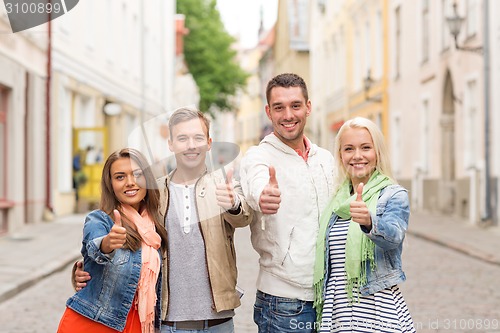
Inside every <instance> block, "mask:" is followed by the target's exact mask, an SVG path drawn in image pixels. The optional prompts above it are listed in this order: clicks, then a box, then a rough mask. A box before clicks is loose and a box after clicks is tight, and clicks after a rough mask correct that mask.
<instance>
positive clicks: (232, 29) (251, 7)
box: [217, 0, 278, 48]
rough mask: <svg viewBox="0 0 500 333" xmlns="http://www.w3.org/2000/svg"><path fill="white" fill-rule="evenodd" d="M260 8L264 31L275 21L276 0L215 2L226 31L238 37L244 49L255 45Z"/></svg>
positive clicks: (225, 0)
mask: <svg viewBox="0 0 500 333" xmlns="http://www.w3.org/2000/svg"><path fill="white" fill-rule="evenodd" d="M261 7H262V8H263V14H264V29H266V30H268V29H270V28H271V27H272V26H273V24H274V23H275V21H276V15H277V11H278V0H217V8H218V9H219V12H220V15H221V18H222V22H224V26H225V27H226V30H227V31H228V32H229V33H230V34H231V35H233V36H235V37H238V36H239V38H240V42H241V45H242V46H243V47H244V48H252V47H254V46H256V45H257V42H258V38H257V37H258V31H259V25H260V8H261Z"/></svg>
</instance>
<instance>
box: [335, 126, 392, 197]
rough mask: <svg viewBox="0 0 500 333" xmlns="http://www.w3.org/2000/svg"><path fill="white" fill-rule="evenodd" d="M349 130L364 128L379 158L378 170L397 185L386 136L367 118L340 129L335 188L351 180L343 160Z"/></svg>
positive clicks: (336, 145)
mask: <svg viewBox="0 0 500 333" xmlns="http://www.w3.org/2000/svg"><path fill="white" fill-rule="evenodd" d="M348 128H364V129H366V130H367V131H368V133H370V136H371V137H372V140H373V148H374V149H375V153H376V156H377V163H376V166H375V168H376V170H378V172H380V173H381V174H383V175H386V176H387V177H389V178H390V179H391V180H392V181H393V182H394V183H395V184H396V183H397V182H396V180H395V179H394V177H393V175H392V168H391V160H390V158H389V152H388V150H387V147H386V145H385V140H384V135H383V134H382V131H381V130H380V129H379V128H378V126H377V125H375V123H374V122H373V121H371V120H369V119H367V118H363V117H356V118H353V119H350V120H348V121H346V122H345V123H344V124H343V125H342V127H341V128H340V130H339V132H338V134H337V137H336V138H335V163H336V164H337V175H336V181H335V187H336V188H338V187H339V186H341V185H342V184H343V183H344V182H345V180H346V179H349V175H348V173H347V170H346V169H345V167H344V164H343V163H342V158H341V153H340V150H341V144H342V142H341V140H342V135H343V134H344V132H345V131H346V129H348Z"/></svg>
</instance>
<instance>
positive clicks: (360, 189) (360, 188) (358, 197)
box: [356, 183, 364, 201]
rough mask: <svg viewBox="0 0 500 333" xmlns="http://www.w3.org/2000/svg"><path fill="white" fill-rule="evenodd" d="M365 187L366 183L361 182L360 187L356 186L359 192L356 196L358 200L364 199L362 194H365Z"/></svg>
mask: <svg viewBox="0 0 500 333" xmlns="http://www.w3.org/2000/svg"><path fill="white" fill-rule="evenodd" d="M363 187H364V184H363V183H359V185H358V187H357V188H356V193H357V194H358V195H357V196H356V201H363V199H362V198H361V195H362V194H363Z"/></svg>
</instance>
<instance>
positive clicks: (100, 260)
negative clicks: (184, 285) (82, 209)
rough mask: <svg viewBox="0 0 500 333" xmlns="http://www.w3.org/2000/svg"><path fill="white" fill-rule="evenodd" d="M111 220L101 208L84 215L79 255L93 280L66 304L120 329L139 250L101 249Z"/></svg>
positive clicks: (133, 284) (138, 269) (130, 296)
mask: <svg viewBox="0 0 500 333" xmlns="http://www.w3.org/2000/svg"><path fill="white" fill-rule="evenodd" d="M113 224H114V222H113V220H112V219H111V218H110V217H109V216H108V215H107V214H106V213H105V212H103V211H102V210H95V211H93V212H91V213H90V214H89V215H87V217H86V219H85V224H84V226H83V241H82V244H83V245H82V251H81V252H82V255H83V259H84V267H85V271H87V272H89V274H90V276H91V277H92V279H91V280H90V281H88V282H87V286H86V287H85V288H83V289H82V290H80V291H78V292H77V293H75V294H74V295H73V296H72V297H71V298H70V299H68V301H67V302H66V305H67V306H68V307H69V308H71V309H73V310H74V311H76V312H77V313H79V314H81V315H82V316H85V317H87V318H89V319H91V320H94V321H96V322H99V323H101V324H104V325H106V326H108V327H111V328H112V329H115V330H117V331H120V332H122V331H123V329H124V328H125V323H126V321H127V316H128V313H129V311H130V308H131V307H132V306H134V305H133V300H134V296H135V293H136V290H137V284H138V282H139V276H140V274H141V266H142V257H141V253H142V251H141V249H139V250H137V251H135V252H134V251H131V250H128V249H117V250H114V251H113V252H112V254H111V255H107V254H104V253H102V252H101V250H100V247H101V241H102V239H103V238H104V237H105V236H106V235H107V234H108V233H109V231H110V230H111V228H112V227H113ZM160 253H161V252H159V254H158V255H160ZM156 287H157V288H156V294H157V302H156V309H155V313H156V315H155V327H159V324H160V323H159V317H158V316H159V313H160V308H159V307H160V295H161V290H160V287H161V273H160V276H159V278H158V282H157V284H156Z"/></svg>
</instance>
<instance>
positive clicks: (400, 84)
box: [389, 0, 484, 220]
mask: <svg viewBox="0 0 500 333" xmlns="http://www.w3.org/2000/svg"><path fill="white" fill-rule="evenodd" d="M424 2H425V0H421V1H401V0H392V1H391V4H390V8H391V9H390V11H391V12H390V25H391V28H390V30H389V31H390V36H389V38H390V49H391V55H392V60H391V73H390V84H389V93H390V96H391V98H390V103H391V104H390V111H391V112H390V113H391V114H392V111H393V110H397V113H396V114H394V115H397V117H398V119H399V121H397V123H398V126H400V127H401V129H400V132H401V133H404V135H401V136H399V138H400V140H401V141H402V142H401V143H400V144H398V145H399V146H400V147H406V148H405V149H397V154H394V153H395V152H393V159H397V160H396V161H395V164H396V165H398V169H399V170H398V174H399V176H398V180H400V181H401V182H402V183H404V185H407V186H408V187H410V193H411V197H412V204H413V207H414V208H415V209H423V210H427V211H441V212H446V213H451V214H456V215H459V216H463V217H469V218H471V220H477V218H476V216H478V211H477V210H476V211H471V210H470V207H471V205H476V203H477V200H476V201H474V200H475V199H473V198H474V197H475V195H478V194H479V193H480V191H481V189H480V186H476V193H474V194H473V193H471V179H472V178H473V175H472V174H471V172H470V167H471V165H470V163H471V161H473V162H474V163H475V165H473V166H472V167H476V168H479V169H481V168H483V166H484V150H483V144H482V142H483V140H484V137H483V131H477V129H476V130H475V129H472V128H471V127H470V125H469V123H467V121H469V120H471V119H473V120H474V121H475V122H476V124H478V123H482V122H483V120H484V118H483V117H484V112H482V111H481V110H483V109H484V107H483V92H484V85H483V71H482V68H483V67H482V66H483V58H482V57H481V56H479V55H477V54H473V53H471V52H463V51H457V50H455V47H454V45H453V42H452V41H451V38H450V36H449V33H448V31H447V28H446V22H444V18H445V17H446V16H448V15H450V14H451V12H452V11H451V10H450V9H449V8H448V7H449V6H451V2H450V1H445V0H443V1H427V2H428V4H429V7H428V11H427V13H425V11H424V7H423V5H424ZM457 5H458V8H459V12H460V14H461V15H464V14H465V7H464V6H465V1H457ZM397 8H399V12H400V20H399V22H400V24H401V26H400V28H399V31H400V34H401V35H400V38H399V41H400V45H399V47H398V45H397V36H396V31H398V29H397V27H396V25H397V19H396V11H397ZM425 24H428V27H427V28H425ZM477 24H478V23H477ZM426 29H427V31H430V32H431V33H429V34H428V35H427V36H428V37H427V39H426V38H425V36H426V33H425V31H426ZM435 31H438V32H439V33H433V32H435ZM465 35H466V33H465V25H464V27H463V31H462V32H461V34H460V36H459V43H460V44H461V45H463V44H464V42H465V41H466V42H467V46H477V45H478V44H479V45H480V44H481V43H482V42H481V38H482V37H481V36H482V32H481V28H480V25H479V29H478V30H477V32H476V35H475V36H469V37H468V38H465V37H464V36H465ZM426 41H427V42H426ZM398 50H399V54H398ZM426 50H428V51H426ZM398 64H399V65H398ZM448 73H449V76H448ZM447 80H449V81H447ZM447 82H451V85H452V88H450V89H449V90H446V85H447ZM472 86H474V88H473V89H471V87H472ZM473 109H474V110H477V111H478V112H472V111H471V110H473ZM471 112H472V113H474V115H473V116H472V115H471ZM447 114H450V116H449V117H450V120H447ZM471 117H472V118H471ZM447 122H449V124H448V125H445V124H446V123H447ZM393 123H394V121H393ZM446 128H450V129H453V130H452V131H451V132H450V134H449V135H448V136H446V135H447V134H445V133H446ZM472 132H474V134H472ZM472 135H473V136H474V140H472V139H471V136H472ZM393 140H394V138H393ZM467 140H469V141H467ZM471 144H473V145H474V147H472V146H471ZM394 145H396V143H392V146H394ZM426 152H427V153H426ZM481 172H482V171H481ZM476 185H477V184H476ZM483 185H484V184H483ZM476 206H477V205H476Z"/></svg>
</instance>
